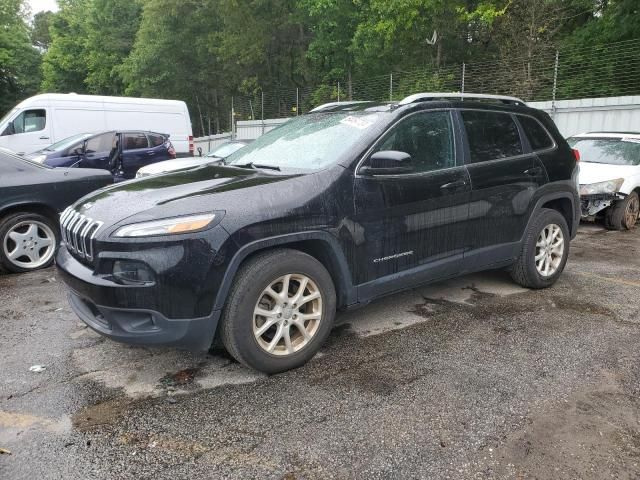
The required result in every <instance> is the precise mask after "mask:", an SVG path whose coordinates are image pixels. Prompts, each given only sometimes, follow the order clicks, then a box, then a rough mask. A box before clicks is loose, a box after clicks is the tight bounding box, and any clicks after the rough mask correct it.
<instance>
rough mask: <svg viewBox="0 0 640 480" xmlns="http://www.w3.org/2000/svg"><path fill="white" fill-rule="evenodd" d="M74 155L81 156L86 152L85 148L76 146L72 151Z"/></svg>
mask: <svg viewBox="0 0 640 480" xmlns="http://www.w3.org/2000/svg"><path fill="white" fill-rule="evenodd" d="M71 153H72V154H73V155H75V156H77V157H79V156H81V155H82V154H83V153H84V148H83V147H82V146H79V147H76V148H74V149H73V151H72V152H71Z"/></svg>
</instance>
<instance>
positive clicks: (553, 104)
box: [551, 50, 560, 118]
mask: <svg viewBox="0 0 640 480" xmlns="http://www.w3.org/2000/svg"><path fill="white" fill-rule="evenodd" d="M559 60H560V51H559V50H556V62H555V64H554V66H553V91H552V92H551V118H555V116H556V93H557V91H558V64H559V63H560V62H559Z"/></svg>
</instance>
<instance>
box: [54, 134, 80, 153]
mask: <svg viewBox="0 0 640 480" xmlns="http://www.w3.org/2000/svg"><path fill="white" fill-rule="evenodd" d="M90 136H91V134H90V133H79V134H78V135H73V136H72V137H68V138H65V139H64V140H60V141H59V142H56V143H53V144H51V145H49V146H48V147H47V148H45V149H44V150H45V151H47V152H59V151H61V150H66V149H67V148H69V147H71V146H72V145H74V144H76V143H78V142H80V141H81V140H85V139H87V138H89V137H90Z"/></svg>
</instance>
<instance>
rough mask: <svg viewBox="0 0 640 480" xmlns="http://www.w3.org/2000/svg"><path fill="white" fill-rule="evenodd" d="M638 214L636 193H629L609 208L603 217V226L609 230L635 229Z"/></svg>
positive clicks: (639, 205) (639, 204)
mask: <svg viewBox="0 0 640 480" xmlns="http://www.w3.org/2000/svg"><path fill="white" fill-rule="evenodd" d="M639 213H640V199H639V198H638V192H631V193H630V194H629V195H627V196H626V198H625V199H624V200H620V201H618V202H616V203H614V204H613V205H611V206H610V207H609V208H607V211H606V213H605V216H604V225H605V227H607V228H608V229H610V230H631V229H633V228H635V226H636V222H637V221H638V215H639Z"/></svg>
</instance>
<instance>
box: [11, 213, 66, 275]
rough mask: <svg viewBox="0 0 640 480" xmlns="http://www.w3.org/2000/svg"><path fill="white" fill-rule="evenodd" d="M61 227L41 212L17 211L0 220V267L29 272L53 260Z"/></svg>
mask: <svg viewBox="0 0 640 480" xmlns="http://www.w3.org/2000/svg"><path fill="white" fill-rule="evenodd" d="M58 243H59V234H58V227H57V225H56V224H55V222H53V221H52V220H51V219H49V218H47V217H45V216H43V215H40V214H37V213H16V214H13V215H9V216H7V217H5V218H4V219H2V220H1V221H0V266H1V267H2V268H3V269H5V270H8V271H9V272H14V273H19V272H29V271H32V270H37V269H39V268H45V267H48V266H49V265H51V263H53V257H54V254H55V251H56V248H57V246H58Z"/></svg>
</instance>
